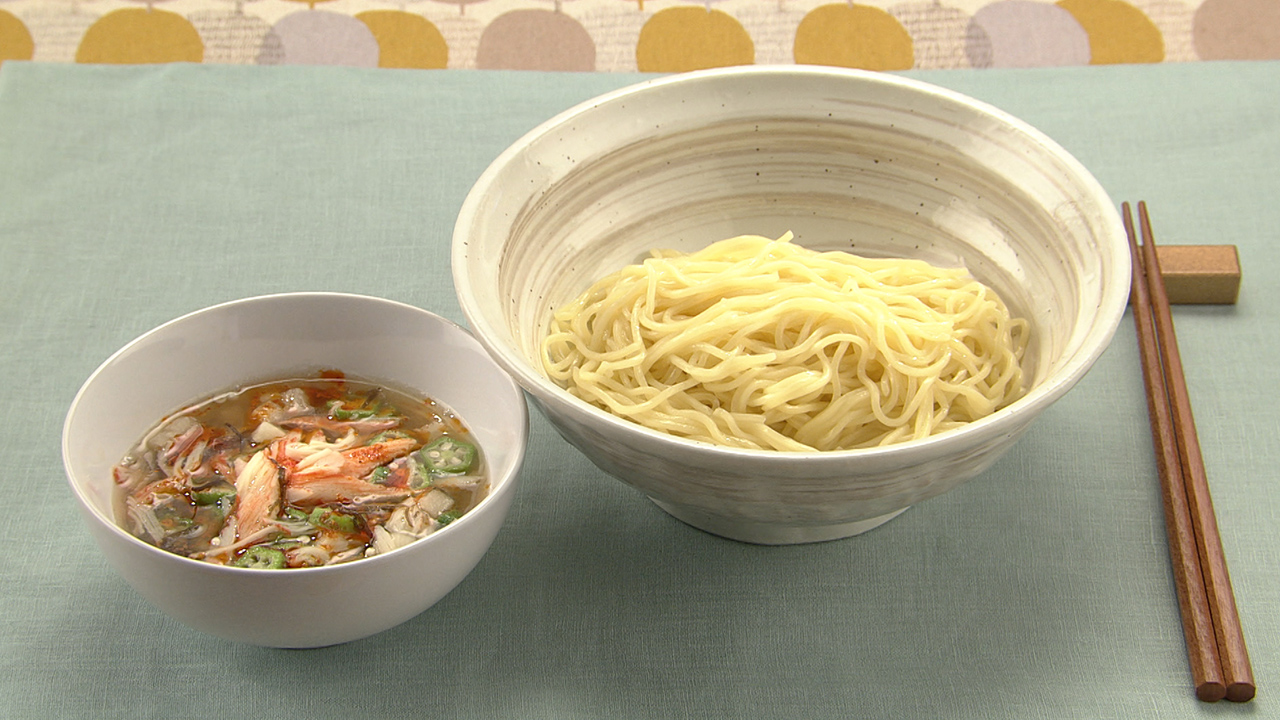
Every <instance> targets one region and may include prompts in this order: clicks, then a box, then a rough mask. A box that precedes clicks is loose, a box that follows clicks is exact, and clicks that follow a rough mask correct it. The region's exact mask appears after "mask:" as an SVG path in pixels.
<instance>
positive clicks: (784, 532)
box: [649, 498, 907, 545]
mask: <svg viewBox="0 0 1280 720" xmlns="http://www.w3.org/2000/svg"><path fill="white" fill-rule="evenodd" d="M649 499H650V500H652V501H653V504H655V505H657V506H658V507H660V508H662V509H663V510H665V511H666V512H667V513H668V514H670V515H671V516H672V517H674V518H676V519H677V520H679V521H681V522H683V523H685V524H687V525H692V526H693V527H695V528H697V529H699V530H702V531H704V532H709V533H711V534H712V535H719V536H720V537H725V538H729V539H730V540H737V541H739V542H745V543H754V544H756V545H799V544H801V543H815V542H825V541H827V540H839V539H841V538H847V537H853V536H854V535H861V534H862V533H864V532H867V531H868V530H872V529H874V528H877V527H880V526H881V525H883V524H885V523H887V522H889V521H890V520H892V519H894V518H896V517H898V516H899V515H901V514H902V513H904V512H906V510H907V508H901V509H899V510H894V511H893V512H890V513H885V514H884V515H880V516H878V517H873V518H867V519H865V520H856V521H854V522H848V523H839V524H834V525H779V524H777V523H761V522H752V521H750V520H733V519H730V518H726V517H723V516H720V515H712V514H711V513H708V512H705V511H702V510H698V509H697V508H691V507H687V506H683V505H673V504H671V503H665V502H662V501H661V500H654V499H653V498H649Z"/></svg>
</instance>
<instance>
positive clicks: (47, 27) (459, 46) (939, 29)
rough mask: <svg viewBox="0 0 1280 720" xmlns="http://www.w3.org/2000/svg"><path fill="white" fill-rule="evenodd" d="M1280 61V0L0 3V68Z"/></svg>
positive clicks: (879, 66)
mask: <svg viewBox="0 0 1280 720" xmlns="http://www.w3.org/2000/svg"><path fill="white" fill-rule="evenodd" d="M1271 58H1280V0H1057V2H1048V1H1047V0H864V1H863V2H845V1H839V0H837V1H834V2H833V1H832V0H704V1H703V2H681V1H679V0H402V1H401V2H398V3H397V2H374V1H372V0H332V1H322V0H315V1H314V2H295V1H293V0H259V1H256V2H255V1H254V0H234V1H233V0H172V1H169V2H161V1H156V2H132V1H130V0H0V62H3V61H5V60H15V59H21V60H37V61H50V62H82V63H157V62H172V61H187V62H205V63H237V64H258V65H274V64H283V63H290V64H337V65H350V66H366V67H400V68H479V69H529V70H563V71H602V72H622V71H637V70H638V71H643V72H677V71H683V70H693V69H698V68H706V67H715V66H724V65H740V64H751V63H760V64H764V63H812V64H825V65H837V66H845V67H859V68H866V69H873V70H897V69H907V68H965V67H975V68H988V67H1032V66H1055V65H1084V64H1090V63H1094V64H1104V63H1151V62H1185V61H1194V60H1215V59H1271Z"/></svg>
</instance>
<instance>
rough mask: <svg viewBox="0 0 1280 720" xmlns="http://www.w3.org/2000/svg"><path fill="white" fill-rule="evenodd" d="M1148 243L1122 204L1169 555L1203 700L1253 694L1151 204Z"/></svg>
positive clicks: (1143, 221)
mask: <svg viewBox="0 0 1280 720" xmlns="http://www.w3.org/2000/svg"><path fill="white" fill-rule="evenodd" d="M1138 214H1139V222H1140V226H1141V230H1142V246H1141V248H1139V246H1138V241H1137V238H1136V236H1135V233H1134V229H1133V219H1132V215H1131V211H1130V208H1129V203H1124V204H1123V220H1124V226H1125V231H1126V233H1127V234H1128V236H1129V250H1130V253H1131V254H1132V257H1133V268H1134V272H1133V296H1132V298H1131V304H1132V307H1133V315H1134V324H1135V326H1136V328H1137V334H1138V347H1139V352H1140V354H1141V357H1142V374H1143V380H1144V383H1145V385H1146V390H1147V408H1148V410H1149V412H1150V416H1151V433H1152V439H1153V440H1154V442H1155V446H1156V461H1157V469H1158V470H1159V473H1160V484H1161V489H1162V494H1163V500H1164V502H1163V504H1164V511H1165V527H1166V530H1167V532H1168V535H1169V555H1170V559H1171V561H1172V563H1173V570H1174V584H1175V586H1176V589H1177V594H1178V605H1179V608H1180V609H1181V613H1182V626H1183V634H1184V635H1185V636H1186V642H1187V657H1188V660H1189V661H1190V665H1191V675H1192V679H1193V680H1194V683H1195V690H1196V697H1198V698H1200V699H1201V700H1204V701H1207V702H1215V701H1217V700H1221V699H1223V698H1224V697H1225V698H1226V699H1227V700H1231V701H1234V702H1246V701H1248V700H1250V699H1252V698H1253V696H1254V694H1255V692H1256V687H1255V685H1254V680H1253V670H1252V668H1251V667H1250V664H1249V655H1248V651H1247V650H1246V648H1245V643H1244V633H1243V631H1242V630H1241V627H1240V617H1239V613H1238V611H1237V609H1236V604H1235V595H1234V593H1233V592H1232V590H1231V580H1230V577H1229V575H1228V573H1227V566H1226V559H1225V555H1224V554H1223V551H1222V541H1221V538H1220V537H1219V534H1218V524H1217V519H1216V518H1215V516H1214V512H1213V501H1212V498H1211V497H1210V495H1209V484H1208V480H1207V478H1206V476H1205V469H1204V459H1203V457H1202V455H1201V452H1200V443H1199V438H1198V435H1197V434H1196V428H1195V420H1194V418H1193V416H1192V413H1191V402H1190V399H1189V396H1188V393H1187V387H1186V377H1185V375H1184V373H1183V369H1182V358H1181V355H1180V353H1179V352H1178V342H1177V336H1176V335H1175V333H1174V328H1173V314H1172V312H1171V311H1170V309H1169V301H1168V297H1167V295H1166V294H1165V289H1164V279H1163V276H1162V275H1161V273H1160V261H1159V258H1158V257H1157V255H1156V247H1155V237H1154V235H1153V233H1152V232H1151V220H1150V217H1149V215H1148V213H1147V206H1146V203H1145V202H1139V203H1138Z"/></svg>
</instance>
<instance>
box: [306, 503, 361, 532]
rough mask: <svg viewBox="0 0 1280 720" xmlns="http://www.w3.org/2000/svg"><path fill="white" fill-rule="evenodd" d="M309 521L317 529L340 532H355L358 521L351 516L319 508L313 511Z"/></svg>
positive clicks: (308, 518)
mask: <svg viewBox="0 0 1280 720" xmlns="http://www.w3.org/2000/svg"><path fill="white" fill-rule="evenodd" d="M307 521H308V522H310V523H311V524H312V525H315V526H316V527H325V528H329V529H330V530H337V531H338V532H355V529H356V519H355V518H354V517H352V516H350V515H344V514H342V513H340V512H334V511H333V510H330V509H329V508H327V507H318V508H316V509H315V510H312V511H311V515H309V516H308V517H307Z"/></svg>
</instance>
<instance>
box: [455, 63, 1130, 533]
mask: <svg viewBox="0 0 1280 720" xmlns="http://www.w3.org/2000/svg"><path fill="white" fill-rule="evenodd" d="M786 231H793V232H794V233H795V234H796V242H798V243H799V244H802V245H806V246H809V247H813V248H817V249H823V250H827V249H842V250H846V251H851V252H854V253H858V254H862V255H869V256H888V257H893V256H907V257H915V258H921V259H924V260H928V261H931V262H934V263H935V264H941V265H947V266H955V265H964V266H965V267H967V268H968V269H969V271H970V272H971V273H972V274H973V275H975V276H976V277H977V278H978V279H980V280H982V281H984V282H986V283H988V284H989V285H992V286H994V287H995V288H996V290H997V291H998V292H1000V294H1001V295H1002V296H1003V297H1004V299H1005V300H1006V302H1008V304H1009V305H1010V306H1011V309H1012V310H1013V311H1014V312H1015V313H1016V314H1019V315H1021V316H1023V317H1025V318H1028V319H1029V320H1030V321H1031V323H1032V339H1031V345H1030V348H1029V350H1028V356H1027V359H1026V362H1025V368H1024V369H1025V370H1026V373H1027V377H1028V378H1029V391H1028V392H1027V394H1026V395H1025V396H1024V397H1023V398H1022V399H1020V400H1018V401H1017V402H1015V403H1012V404H1011V405H1009V406H1007V407H1006V408H1004V409H1002V410H1000V411H999V412H997V413H995V414H994V415H992V416H990V417H987V418H985V419H983V420H980V421H978V422H975V423H972V424H970V425H968V426H966V427H964V428H962V429H958V430H954V431H951V432H947V433H943V434H939V435H937V436H934V437H931V438H928V439H924V440H920V441H914V442H908V443H904V444H900V445H895V446H888V447H882V448H875V449H866V450H850V451H840V452H828V453H809V454H798V453H777V452H767V451H748V450H732V449H726V448H719V447H712V446H710V445H707V444H704V443H698V442H693V441H688V440H683V439H679V438H675V437H671V436H667V435H664V434H661V433H658V432H655V431H652V430H648V429H645V428H643V427H641V426H639V425H637V424H634V423H631V422H629V421H626V420H623V419H620V418H618V417H615V416H612V415H610V414H608V413H607V412H605V411H603V410H600V409H598V408H596V407H593V406H591V405H589V404H587V403H585V402H583V401H581V400H579V399H577V398H575V397H573V396H571V395H570V394H569V393H568V392H566V391H565V390H563V389H561V388H560V387H558V386H556V385H555V384H554V383H552V382H551V381H549V380H548V379H547V378H546V377H545V375H544V374H543V371H542V368H541V364H540V361H539V345H540V343H541V341H542V339H543V337H544V336H545V331H546V326H547V321H548V318H549V316H550V314H551V312H552V310H553V308H556V307H559V306H560V305H562V304H564V303H565V302H567V301H568V300H570V299H571V298H573V297H575V296H576V295H578V294H579V293H580V292H582V291H583V290H584V289H585V288H586V287H587V286H588V285H589V284H590V283H591V282H592V281H594V280H596V279H598V278H600V277H602V276H604V275H605V274H607V273H609V272H612V271H614V270H616V269H618V268H619V267H621V266H623V265H625V264H628V263H632V262H636V261H637V260H638V259H640V258H642V257H644V256H645V255H646V253H647V251H648V250H650V249H652V248H675V249H679V250H686V251H691V250H695V249H698V248H701V247H704V246H706V245H707V244H709V243H711V242H714V241H717V240H722V239H724V238H728V237H733V236H736V235H741V234H756V235H766V236H770V237H778V236H780V235H782V234H783V233H784V232H786ZM453 274H454V285H455V288H456V290H457V294H458V299H459V302H460V303H461V306H462V310H463V312H464V313H465V314H466V317H467V319H468V321H469V323H470V325H471V328H472V331H473V332H474V333H475V334H476V337H477V339H479V340H480V342H481V343H482V344H483V345H484V346H485V347H486V348H487V349H488V350H489V352H490V353H491V354H492V355H493V356H494V358H495V359H496V360H497V361H498V363H499V364H500V365H502V366H503V367H504V368H506V369H507V371H509V372H510V373H511V374H512V375H513V376H514V377H515V378H516V380H517V382H519V383H520V384H521V385H522V386H523V387H524V388H525V389H526V390H527V391H528V392H529V393H530V394H531V396H532V397H533V398H534V400H535V401H536V402H537V403H538V404H539V405H540V406H541V407H542V408H544V410H545V412H546V415H547V417H548V418H549V419H550V420H551V422H552V423H553V424H554V425H555V426H556V427H557V428H558V429H559V431H560V432H561V434H563V435H564V437H565V438H567V439H568V440H569V441H570V442H571V443H573V444H574V445H575V446H577V447H578V448H579V449H580V450H581V451H582V452H583V453H585V454H586V455H587V456H588V457H589V458H591V460H592V461H594V462H595V463H596V464H597V465H598V466H599V467H601V468H603V469H604V470H606V471H608V472H609V473H612V474H613V475H615V476H617V477H618V478H620V479H622V480H623V481H624V482H627V483H629V484H631V485H634V486H635V487H637V488H639V489H640V490H641V491H642V492H644V493H645V494H647V495H648V496H649V497H650V498H652V499H653V500H654V501H655V502H657V503H658V504H659V505H660V506H661V507H663V508H664V509H666V510H667V511H669V512H670V513H672V514H673V515H675V516H676V517H678V518H680V519H682V520H684V521H686V522H688V523H690V524H692V525H694V526H696V527H699V528H703V529H705V530H708V531H710V532H713V533H717V534H720V535H724V536H726V537H730V538H735V539H739V540H745V541H749V542H757V543H795V542H809V541H818V540H828V539H833V538H839V537H845V536H848V535H853V534H857V533H859V532H862V531H864V530H867V529H869V528H871V527H874V526H876V525H878V524H880V523H882V522H884V521H886V520H887V519H889V518H891V517H893V516H894V515H896V514H897V513H899V512H901V511H902V510H903V509H905V508H907V507H908V506H910V505H912V504H913V503H916V502H919V501H921V500H924V499H926V498H929V497H932V496H935V495H937V494H939V493H942V492H944V491H946V490H948V489H950V488H952V487H955V486H956V485H957V484H959V483H960V482H962V481H964V480H966V479H968V478H971V477H973V476H975V475H977V474H978V473H980V472H982V471H983V470H985V469H986V468H987V467H988V466H990V465H991V463H992V462H994V461H995V460H996V459H997V458H998V457H999V456H1000V455H1001V454H1002V453H1004V452H1005V451H1007V450H1008V449H1009V447H1010V446H1011V445H1012V444H1013V442H1014V440H1015V439H1016V438H1017V437H1018V436H1020V435H1021V434H1022V433H1023V432H1024V431H1025V430H1026V429H1027V426H1028V423H1030V422H1031V420H1032V419H1033V418H1035V417H1036V416H1037V415H1039V414H1040V413H1041V412H1042V411H1043V410H1044V409H1045V408H1046V407H1048V406H1049V405H1050V404H1051V403H1053V402H1054V401H1056V400H1057V399H1058V398H1060V397H1061V396H1062V395H1063V394H1064V393H1065V392H1067V390H1068V389H1069V388H1071V387H1072V386H1073V385H1074V384H1075V383H1076V382H1077V381H1078V380H1079V379H1080V378H1081V377H1082V376H1083V375H1084V374H1085V372H1086V371H1087V370H1088V369H1089V367H1090V366H1091V365H1092V364H1093V363H1094V361H1095V360H1096V359H1097V357H1098V356H1099V355H1100V354H1101V353H1102V351H1103V350H1104V349H1105V348H1106V346H1107V344H1108V343H1109V341H1110V339H1111V337H1112V334H1113V333H1114V331H1115V328H1116V326H1117V324H1118V323H1119V321H1120V318H1121V317H1122V314H1123V312H1124V308H1125V304H1126V300H1127V296H1128V292H1129V253H1128V249H1127V245H1126V240H1125V236H1124V231H1123V227H1122V225H1121V222H1120V218H1119V215H1118V213H1117V212H1116V209H1115V207H1114V205H1113V204H1112V202H1111V200H1110V199H1109V198H1108V197H1107V195H1106V193H1105V192H1104V191H1103V189H1102V188H1101V187H1100V186H1099V184H1098V183H1097V181H1096V180H1095V179H1094V178H1093V177H1092V176H1091V175H1090V174H1089V172H1088V171H1087V170H1086V169H1085V168H1084V167H1082V166H1081V165H1080V164H1079V163H1078V162H1077V161H1076V160H1075V159H1074V158H1072V157H1071V156H1070V155H1069V154H1068V153H1067V152H1066V151H1065V150H1063V149H1062V148H1061V147H1060V146H1058V145H1057V144H1056V143H1054V142H1053V141H1052V140H1050V139H1049V138H1048V137H1046V136H1045V135H1043V134H1042V133H1040V132H1038V131H1036V130H1035V129H1033V128H1032V127H1030V126H1028V125H1027V124H1025V123H1023V122H1021V121H1019V120H1017V119H1016V118H1013V117H1011V116H1009V115H1008V114H1006V113H1004V112H1002V111H1000V110H997V109H995V108H993V107H990V106H988V105H985V104H983V103H981V102H978V101H976V100H973V99H971V98H968V97H965V96H963V95H960V94H957V93H954V92H951V91H948V90H944V89H942V88H938V87H934V86H932V85H927V84H924V83H920V82H915V81H912V80H908V79H903V78H900V77H895V76H892V75H887V74H880V73H869V72H860V71H855V70H843V69H838V68H823V67H816V66H777V67H765V66H747V67H737V68H728V69H720V70H710V71H703V72H696V73H688V74H684V75H676V76H669V77H665V78H661V79H657V80H653V81H649V82H645V83H641V84H639V85H635V86H632V87H628V88H624V89H622V90H619V91H616V92H612V93H609V94H607V95H604V96H601V97H599V98H596V99H594V100H591V101H588V102H586V103H583V104H581V105H579V106H577V107H575V108H573V109H570V110H568V111H566V112H565V113H563V114H561V115H559V116H557V117H555V118H553V119H551V120H549V121H547V122H546V123H544V124H542V125H541V126H539V127H538V128H536V129H534V130H533V131H531V132H530V133H529V134H527V135H526V136H525V137H523V138H521V139H520V140H519V141H517V142H516V143H515V144H514V145H512V146H511V147H510V148H508V149H507V150H506V151H505V152H503V153H502V154H501V155H500V156H499V157H498V158H497V159H496V160H495V161H494V162H493V164H492V165H491V166H490V167H489V168H488V169H487V170H486V171H485V173H484V174H483V175H482V176H481V177H480V179H479V180H478V182H476V184H475V186H474V187H473V188H472V190H471V192H470V194H469V195H468V196H467V198H466V200H465V202H464V203H463V205H462V208H461V211H460V213H459V216H458V220H457V224H456V226H455V230H454V237H453Z"/></svg>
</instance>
